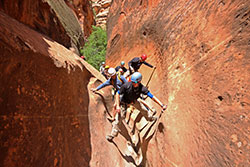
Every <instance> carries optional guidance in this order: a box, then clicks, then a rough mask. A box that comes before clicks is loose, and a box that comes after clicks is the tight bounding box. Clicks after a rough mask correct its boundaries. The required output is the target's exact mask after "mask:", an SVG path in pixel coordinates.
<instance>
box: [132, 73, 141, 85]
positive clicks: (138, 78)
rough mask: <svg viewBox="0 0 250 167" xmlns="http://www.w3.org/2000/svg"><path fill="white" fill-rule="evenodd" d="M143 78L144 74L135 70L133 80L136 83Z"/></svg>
mask: <svg viewBox="0 0 250 167" xmlns="http://www.w3.org/2000/svg"><path fill="white" fill-rule="evenodd" d="M141 80H142V75H141V73H139V72H135V73H133V74H132V76H131V81H132V82H134V83H138V82H140V81H141Z"/></svg>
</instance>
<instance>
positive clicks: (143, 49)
mask: <svg viewBox="0 0 250 167" xmlns="http://www.w3.org/2000/svg"><path fill="white" fill-rule="evenodd" d="M107 28H108V29H107V30H108V40H109V41H108V50H107V57H106V58H107V63H108V64H110V65H113V66H116V65H118V64H119V62H120V61H121V60H124V61H125V62H128V61H129V60H130V59H131V58H133V57H136V56H140V55H141V54H142V53H145V54H147V55H148V56H149V58H148V59H147V61H148V62H150V63H151V64H153V65H156V66H157V69H156V73H155V74H154V76H153V79H152V81H151V82H150V84H149V89H150V90H151V92H152V93H153V94H154V95H156V96H157V97H159V99H160V100H161V101H163V102H164V103H167V104H168V109H167V112H165V113H164V114H163V115H162V118H161V120H160V122H161V123H160V125H159V126H158V131H157V132H156V135H155V136H154V137H153V138H152V139H151V141H150V142H149V145H148V148H147V153H146V155H147V161H146V162H145V163H144V165H148V166H154V167H155V166H183V167H186V166H207V167H208V166H249V164H250V161H249V157H250V151H249V150H250V136H249V130H250V129H249V117H250V113H249V109H250V107H249V104H250V100H249V99H250V92H249V90H250V87H249V83H250V82H249V68H250V65H249V63H250V62H249V58H250V55H249V54H250V44H249V41H250V2H249V1H247V0H243V1H210V2H208V1H181V0H176V1H163V0H162V1H160V0H158V1H155V0H154V1H153V0H148V1H143V0H142V1H137V0H126V1H113V4H112V6H111V8H110V13H109V18H108V24H107ZM140 71H141V72H142V74H143V83H144V84H145V83H146V81H147V79H148V77H149V74H150V73H151V71H152V69H150V68H148V67H145V66H144V67H142V68H141V69H140ZM154 105H155V104H154ZM158 111H159V110H158ZM112 151H114V150H111V151H110V152H112ZM113 154H119V152H118V151H115V152H114V153H113ZM124 161H127V162H128V160H127V159H126V158H124ZM111 163H112V162H111ZM128 163H129V162H128ZM130 164H132V163H130ZM110 166H115V163H112V164H110ZM118 166H119V165H118Z"/></svg>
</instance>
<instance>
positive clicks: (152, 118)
mask: <svg viewBox="0 0 250 167" xmlns="http://www.w3.org/2000/svg"><path fill="white" fill-rule="evenodd" d="M157 119H158V117H157V116H153V117H149V118H148V120H149V121H151V122H153V121H156V120H157Z"/></svg>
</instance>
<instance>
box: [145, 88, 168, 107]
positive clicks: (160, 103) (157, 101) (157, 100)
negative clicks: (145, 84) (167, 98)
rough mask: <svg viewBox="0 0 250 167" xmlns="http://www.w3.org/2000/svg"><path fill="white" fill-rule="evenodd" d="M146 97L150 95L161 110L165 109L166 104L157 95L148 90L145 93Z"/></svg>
mask: <svg viewBox="0 0 250 167" xmlns="http://www.w3.org/2000/svg"><path fill="white" fill-rule="evenodd" d="M147 95H148V97H150V98H151V99H152V100H153V101H154V102H156V103H157V104H158V105H160V106H161V108H162V109H163V110H166V109H167V105H164V104H163V103H162V102H161V101H160V100H159V99H158V98H157V97H155V96H154V95H152V94H151V93H150V92H148V93H147Z"/></svg>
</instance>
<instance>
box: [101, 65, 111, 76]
mask: <svg viewBox="0 0 250 167" xmlns="http://www.w3.org/2000/svg"><path fill="white" fill-rule="evenodd" d="M108 70H109V66H108V65H105V67H104V70H103V72H102V75H103V76H104V77H105V78H106V79H109V74H108Z"/></svg>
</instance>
